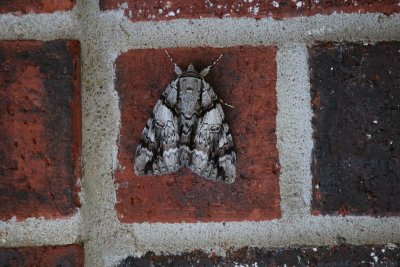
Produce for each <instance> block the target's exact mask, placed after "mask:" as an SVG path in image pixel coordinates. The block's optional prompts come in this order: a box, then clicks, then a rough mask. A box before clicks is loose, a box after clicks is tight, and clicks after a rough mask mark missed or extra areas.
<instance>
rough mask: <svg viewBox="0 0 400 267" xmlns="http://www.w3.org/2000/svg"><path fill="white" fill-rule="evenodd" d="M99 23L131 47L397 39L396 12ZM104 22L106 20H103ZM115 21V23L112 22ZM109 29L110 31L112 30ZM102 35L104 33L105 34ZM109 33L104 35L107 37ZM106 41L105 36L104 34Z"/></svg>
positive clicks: (118, 17)
mask: <svg viewBox="0 0 400 267" xmlns="http://www.w3.org/2000/svg"><path fill="white" fill-rule="evenodd" d="M100 20H101V23H98V25H101V28H100V29H99V31H101V33H102V34H103V33H104V31H103V30H104V28H103V27H104V25H105V24H109V26H113V28H112V29H109V30H110V31H111V30H112V31H113V32H112V36H113V37H114V38H117V39H116V40H115V43H116V45H117V46H119V47H120V48H121V50H123V51H125V50H127V49H133V48H166V47H180V46H191V47H193V46H215V47H226V46H234V45H271V44H272V45H275V44H287V43H290V42H292V43H306V44H310V43H314V42H318V41H352V42H356V41H361V42H376V41H384V40H400V27H398V25H400V14H395V15H391V16H385V15H383V14H379V13H369V14H332V15H315V16H312V17H296V18H291V19H285V20H273V19H271V18H264V19H260V20H255V19H251V18H224V19H218V18H209V19H178V20H171V21H158V22H136V23H133V22H131V21H129V20H128V19H127V18H125V17H123V15H122V14H121V13H118V12H110V13H107V15H104V16H102V17H101V18H100ZM107 21H108V23H107ZM116 25H119V27H116ZM110 34H111V33H110ZM106 36H107V35H103V36H102V37H103V38H104V37H106ZM106 38H108V37H106ZM107 40H109V38H108V39H107Z"/></svg>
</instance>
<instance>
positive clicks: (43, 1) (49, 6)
mask: <svg viewBox="0 0 400 267" xmlns="http://www.w3.org/2000/svg"><path fill="white" fill-rule="evenodd" d="M74 5H75V0H17V1H16V0H1V1H0V13H14V14H27V13H51V12H55V11H66V10H70V9H72V7H73V6H74Z"/></svg>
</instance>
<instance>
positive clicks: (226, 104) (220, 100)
mask: <svg viewBox="0 0 400 267" xmlns="http://www.w3.org/2000/svg"><path fill="white" fill-rule="evenodd" d="M218 100H219V102H221V103H222V104H224V105H225V106H228V107H230V108H235V106H232V105H229V104H228V103H225V102H224V101H222V99H220V98H218Z"/></svg>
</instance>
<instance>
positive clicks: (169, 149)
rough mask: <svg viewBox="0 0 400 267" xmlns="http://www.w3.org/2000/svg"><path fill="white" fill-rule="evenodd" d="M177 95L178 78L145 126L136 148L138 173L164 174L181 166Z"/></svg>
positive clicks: (136, 171) (158, 102)
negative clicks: (175, 113) (175, 109)
mask: <svg viewBox="0 0 400 267" xmlns="http://www.w3.org/2000/svg"><path fill="white" fill-rule="evenodd" d="M176 99H177V87H176V80H175V81H173V82H172V83H171V84H170V85H168V86H167V88H166V89H165V90H164V92H163V94H162V96H161V98H160V99H159V100H158V101H157V104H156V106H155V107H154V109H153V114H152V117H151V118H150V119H148V121H147V124H146V127H145V128H144V130H143V133H142V139H141V140H140V144H139V145H138V148H137V150H136V160H135V166H134V168H135V173H136V174H137V175H161V174H165V173H170V172H175V171H177V170H178V169H179V168H180V167H181V166H180V164H179V133H178V130H177V129H178V119H177V117H176V116H175V115H174V107H175V105H176V101H177V100H176Z"/></svg>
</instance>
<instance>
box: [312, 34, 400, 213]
mask: <svg viewBox="0 0 400 267" xmlns="http://www.w3.org/2000/svg"><path fill="white" fill-rule="evenodd" d="M309 52H310V65H311V85H312V86H311V87H312V88H311V91H312V106H313V110H314V116H315V117H314V120H313V126H314V130H315V133H314V137H315V148H314V151H313V175H314V181H313V185H314V201H313V208H314V212H315V213H316V214H320V213H323V214H334V213H336V214H342V215H345V214H367V215H368V214H371V215H372V214H374V215H384V214H399V211H400V187H399V184H400V145H399V136H400V120H399V118H400V105H399V103H400V82H399V77H400V43H396V42H392V43H378V44H375V45H368V46H365V45H361V44H321V45H317V46H314V47H312V48H310V50H309Z"/></svg>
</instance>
